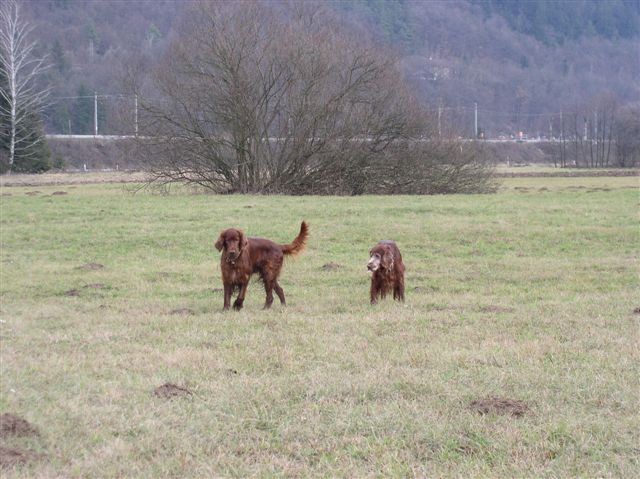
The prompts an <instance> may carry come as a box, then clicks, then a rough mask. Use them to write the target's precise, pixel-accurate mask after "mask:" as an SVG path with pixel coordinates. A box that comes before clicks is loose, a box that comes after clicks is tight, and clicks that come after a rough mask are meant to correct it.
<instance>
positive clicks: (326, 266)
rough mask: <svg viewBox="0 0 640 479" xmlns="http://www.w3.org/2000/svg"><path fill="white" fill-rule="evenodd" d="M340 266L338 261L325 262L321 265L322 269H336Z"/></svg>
mask: <svg viewBox="0 0 640 479" xmlns="http://www.w3.org/2000/svg"><path fill="white" fill-rule="evenodd" d="M340 268H342V266H340V265H339V264H338V263H327V264H323V265H322V269H323V270H325V271H336V270H339V269H340Z"/></svg>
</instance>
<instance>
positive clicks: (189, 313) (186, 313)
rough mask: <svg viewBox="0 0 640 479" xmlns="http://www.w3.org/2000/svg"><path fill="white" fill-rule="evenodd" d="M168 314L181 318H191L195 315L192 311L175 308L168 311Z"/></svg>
mask: <svg viewBox="0 0 640 479" xmlns="http://www.w3.org/2000/svg"><path fill="white" fill-rule="evenodd" d="M169 314H179V315H181V316H193V315H194V314H195V313H194V312H193V309H189V308H177V309H172V310H171V311H169Z"/></svg>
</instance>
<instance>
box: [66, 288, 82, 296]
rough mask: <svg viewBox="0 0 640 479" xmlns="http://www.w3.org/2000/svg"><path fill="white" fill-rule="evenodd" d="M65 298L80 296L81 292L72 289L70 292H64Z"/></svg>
mask: <svg viewBox="0 0 640 479" xmlns="http://www.w3.org/2000/svg"><path fill="white" fill-rule="evenodd" d="M64 295H65V296H80V291H78V290H77V289H70V290H69V291H65V292H64Z"/></svg>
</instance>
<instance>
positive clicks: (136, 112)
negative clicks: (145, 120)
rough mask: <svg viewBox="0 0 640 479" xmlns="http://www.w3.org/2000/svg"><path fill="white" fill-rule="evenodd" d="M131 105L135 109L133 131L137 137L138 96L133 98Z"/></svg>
mask: <svg viewBox="0 0 640 479" xmlns="http://www.w3.org/2000/svg"><path fill="white" fill-rule="evenodd" d="M133 104H134V108H135V109H134V118H133V121H134V129H135V132H136V136H138V95H136V96H135V97H134V100H133Z"/></svg>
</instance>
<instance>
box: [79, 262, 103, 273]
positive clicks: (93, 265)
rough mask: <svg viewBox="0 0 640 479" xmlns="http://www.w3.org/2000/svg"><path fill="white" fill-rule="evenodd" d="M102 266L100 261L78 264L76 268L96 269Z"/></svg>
mask: <svg viewBox="0 0 640 479" xmlns="http://www.w3.org/2000/svg"><path fill="white" fill-rule="evenodd" d="M102 268H104V265H103V264H100V263H86V264H83V265H82V266H78V269H84V270H86V271H97V270H99V269H102Z"/></svg>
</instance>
